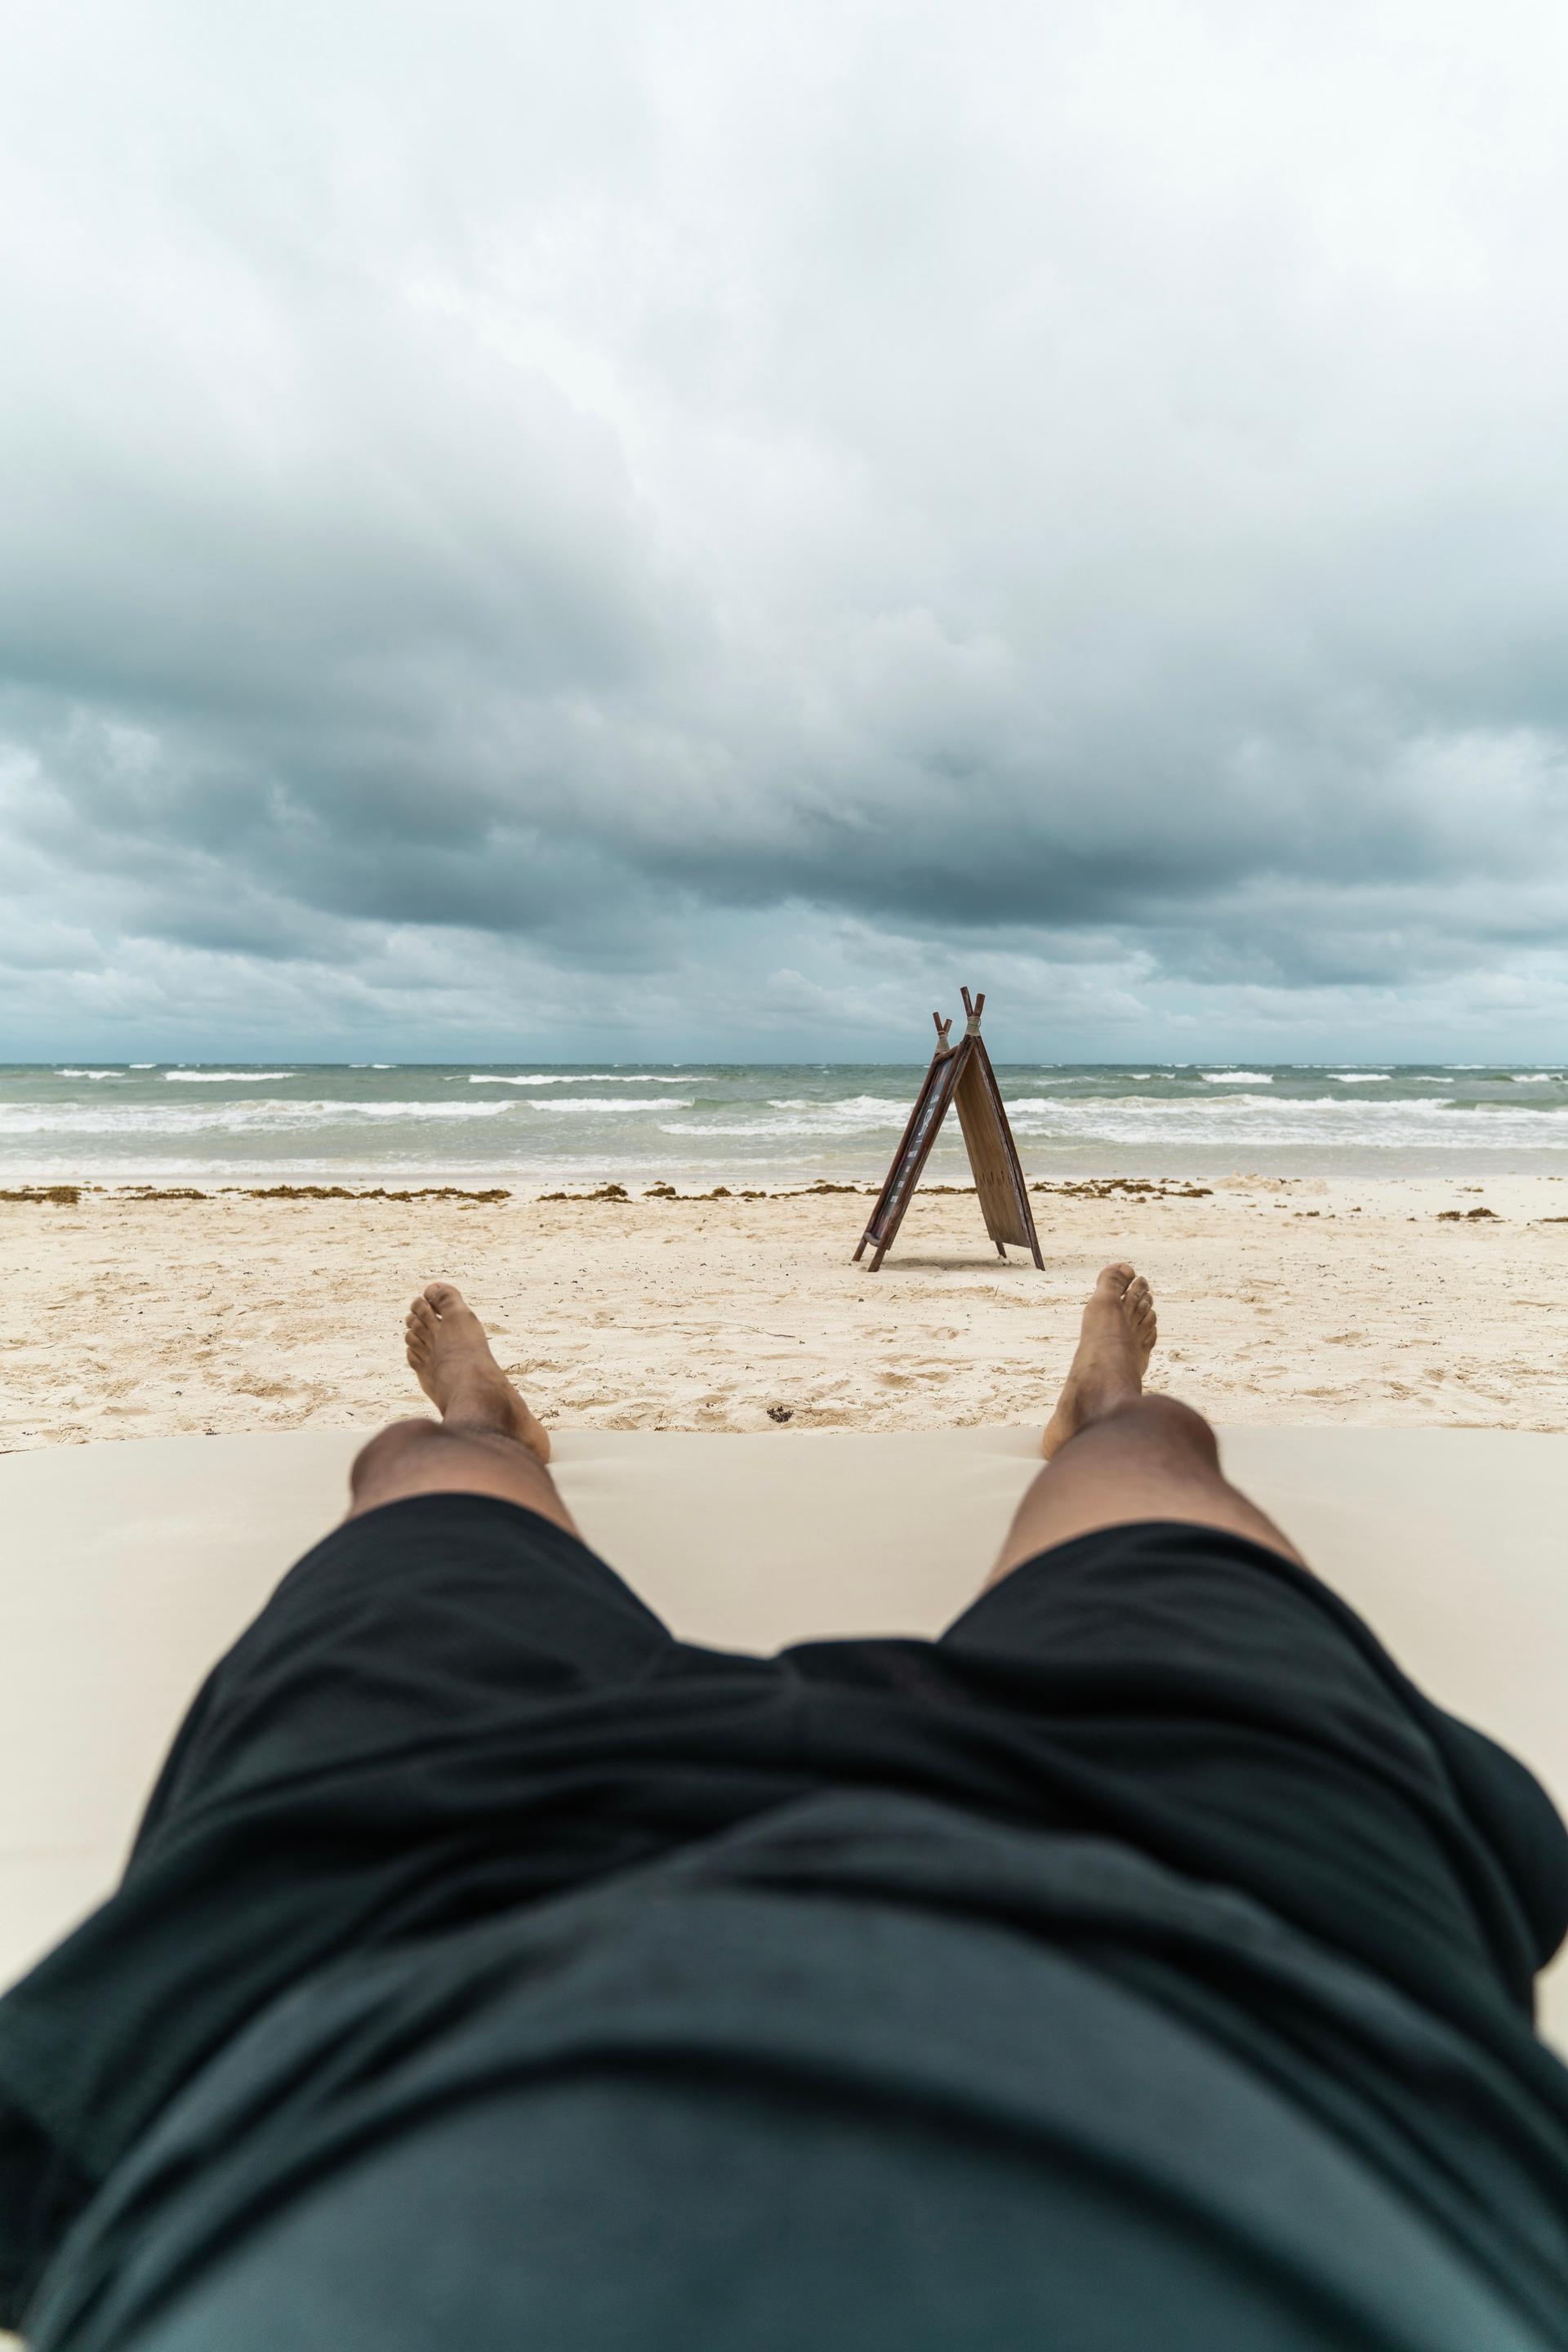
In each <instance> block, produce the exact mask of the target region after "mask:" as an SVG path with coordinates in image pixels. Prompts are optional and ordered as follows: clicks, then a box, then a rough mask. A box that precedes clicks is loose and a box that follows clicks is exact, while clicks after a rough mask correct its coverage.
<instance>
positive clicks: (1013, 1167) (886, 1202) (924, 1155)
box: [855, 988, 1045, 1274]
mask: <svg viewBox="0 0 1568 2352" xmlns="http://www.w3.org/2000/svg"><path fill="white" fill-rule="evenodd" d="M984 1006H985V995H984V990H983V991H982V992H981V993H980V994H979V995H978V996H976V997H975V998H974V999H973V1002H971V1000H970V994H969V991H968V989H967V988H966V989H964V990H963V1010H964V1013H965V1015H966V1019H967V1026H966V1027H965V1029H964V1033H963V1036H962V1037H961V1038H960V1039H959V1041H958V1043H957V1045H950V1044H949V1042H948V1033H949V1031H950V1030H951V1029H952V1021H951V1020H947V1021H944V1020H943V1019H942V1015H941V1013H932V1014H931V1019H932V1020H933V1021H934V1022H935V1024H936V1052H935V1053H934V1054H933V1055H932V1056H931V1067H930V1069H929V1070H928V1071H927V1072H926V1074H925V1078H924V1081H923V1083H922V1084H921V1090H920V1093H919V1094H918V1095H917V1096H916V1097H915V1107H914V1108H913V1110H912V1111H910V1121H909V1125H908V1126H907V1127H906V1128H905V1129H904V1133H903V1139H902V1141H901V1142H900V1145H899V1148H898V1150H897V1151H895V1152H894V1154H893V1164H892V1166H891V1167H890V1168H889V1171H888V1181H887V1182H886V1183H885V1184H884V1185H883V1187H882V1190H881V1192H880V1193H879V1195H878V1199H877V1205H876V1207H875V1208H874V1209H873V1210H872V1212H871V1217H870V1222H869V1223H868V1225H867V1227H866V1230H865V1232H864V1233H863V1234H861V1236H860V1245H859V1247H858V1249H857V1251H856V1252H855V1258H856V1260H857V1261H858V1260H859V1258H860V1257H861V1256H863V1255H864V1254H865V1252H866V1250H867V1249H868V1248H869V1249H870V1250H871V1252H872V1254H873V1255H872V1258H871V1265H870V1269H869V1270H870V1272H871V1273H872V1274H875V1273H876V1272H877V1270H878V1268H879V1266H880V1265H881V1263H882V1260H883V1259H884V1258H885V1257H886V1256H887V1255H888V1252H889V1248H890V1247H891V1245H892V1240H893V1236H894V1234H896V1233H897V1232H898V1230H899V1227H900V1224H901V1223H902V1222H903V1215H904V1211H905V1210H906V1209H907V1208H908V1207H909V1205H910V1200H911V1199H912V1198H913V1195H914V1189H915V1186H916V1185H917V1184H918V1183H919V1182H920V1181H921V1170H922V1169H923V1168H924V1166H925V1164H926V1161H927V1160H929V1159H930V1157H931V1146H932V1145H933V1144H934V1143H935V1141H936V1139H937V1136H938V1133H939V1132H940V1130H941V1128H942V1120H943V1119H944V1118H946V1117H947V1113H948V1109H949V1107H950V1106H951V1105H952V1104H953V1103H956V1104H957V1106H958V1123H959V1125H960V1127H961V1128H962V1129H963V1142H964V1149H965V1150H967V1152H968V1154H969V1165H970V1167H971V1168H972V1169H973V1171H974V1190H975V1192H976V1193H977V1195H978V1196H979V1201H980V1206H981V1210H982V1213H984V1218H985V1230H986V1231H987V1233H988V1234H990V1236H991V1238H992V1240H993V1241H994V1243H995V1244H996V1255H997V1256H998V1257H1004V1258H1005V1256H1006V1255H1007V1244H1008V1243H1009V1242H1011V1243H1012V1244H1014V1245H1015V1246H1016V1248H1018V1249H1026V1250H1028V1251H1030V1252H1031V1253H1032V1255H1033V1256H1034V1260H1035V1264H1036V1265H1037V1266H1040V1267H1042V1268H1043V1267H1044V1265H1045V1260H1044V1259H1043V1258H1042V1257H1041V1255H1040V1244H1039V1239H1038V1236H1037V1234H1036V1232H1035V1220H1034V1217H1033V1215H1032V1213H1030V1209H1029V1195H1028V1192H1027V1190H1026V1186H1025V1183H1024V1171H1023V1169H1022V1168H1021V1167H1020V1166H1019V1164H1018V1152H1017V1147H1016V1144H1015V1143H1014V1141H1013V1130H1012V1129H1011V1128H1010V1127H1009V1126H1008V1124H1007V1113H1006V1111H1005V1108H1003V1103H1002V1090H1001V1088H1000V1087H998V1085H997V1084H996V1073H995V1071H994V1069H993V1068H992V1066H991V1056H990V1055H989V1054H988V1053H987V1052H986V1050H985V1044H984V1039H983V1038H982V1036H981V1034H980V1015H981V1013H983V1011H984Z"/></svg>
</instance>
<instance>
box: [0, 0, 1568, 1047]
mask: <svg viewBox="0 0 1568 2352" xmlns="http://www.w3.org/2000/svg"><path fill="white" fill-rule="evenodd" d="M1565 62H1568V22H1564V23H1561V24H1560V23H1559V22H1558V21H1557V20H1556V19H1554V18H1551V17H1548V16H1544V15H1543V14H1542V11H1540V10H1539V8H1537V7H1535V6H1533V5H1524V0H1505V5H1502V6H1501V8H1500V9H1494V10H1493V11H1492V12H1491V13H1490V14H1489V16H1487V17H1486V18H1485V20H1484V22H1483V21H1482V20H1481V19H1480V18H1479V17H1478V16H1476V14H1475V12H1474V11H1473V9H1470V8H1468V7H1461V6H1459V5H1457V0H1436V5H1420V6H1417V5H1415V0H1399V5H1372V6H1371V7H1369V8H1367V9H1365V10H1362V11H1358V12H1355V13H1354V15H1353V16H1333V15H1332V14H1329V15H1328V16H1324V15H1323V14H1322V13H1321V12H1319V13H1318V14H1317V15H1316V16H1313V15H1311V14H1310V13H1309V12H1303V11H1301V10H1299V9H1295V8H1285V7H1282V6H1272V5H1268V0H1264V5H1258V0H1247V5H1242V0H1220V5H1214V6H1211V7H1209V8H1208V9H1206V10H1205V11H1202V12H1197V13H1194V12H1193V11H1192V10H1190V9H1186V8H1178V7H1176V6H1175V5H1173V0H1132V5H1128V6H1126V7H1123V8H1121V9H1119V10H1117V11H1114V12H1111V13H1110V15H1109V16H1108V15H1107V13H1106V12H1105V11H1104V10H1103V9H1101V8H1099V7H1094V6H1090V5H1088V0H1071V5H1067V6H1065V7H1061V8H1058V9H1055V10H1052V11H1050V12H1048V13H1047V14H1044V15H1042V14H1041V13H1040V12H1026V11H1020V10H1018V9H1017V8H1016V7H1015V6H1013V5H1002V0H977V5H975V6H973V7H968V8H965V9H963V10H960V9H958V8H957V7H956V6H955V5H946V6H941V7H934V6H924V7H922V6H918V5H917V6H914V7H912V8H907V9H901V10H899V11H897V12H891V11H889V10H887V9H886V8H884V7H882V6H880V5H872V0H848V5H844V0H837V5H831V6H830V5H826V0H801V5H797V6H795V7H793V8H792V9H790V10H789V11H787V12H785V11H784V10H742V11H734V10H722V9H720V8H718V7H717V6H694V5H679V0H651V5H646V6H642V7H638V8H636V9H634V8H632V7H631V6H630V5H626V0H616V5H606V0H598V5H587V6H585V7H584V8H582V9H579V10H575V11H573V12H571V14H570V15H569V16H563V14H562V12H560V11H546V10H543V9H542V8H539V7H537V6H533V5H527V6H524V7H522V8H502V7H501V6H500V5H499V0H497V5H485V6H478V5H466V6H465V5H458V6H457V7H455V8H444V9H443V10H441V11H439V12H437V11H436V10H435V9H434V8H433V7H432V6H430V5H428V0H424V5H420V6H417V7H412V6H408V5H396V0H394V5H378V6H377V7H375V8H374V9H372V8H370V7H368V6H364V5H349V6H346V7H344V8H341V9H339V10H336V11H333V12H331V15H330V16H329V17H328V18H326V19H323V18H322V17H321V16H320V14H319V12H315V13H309V14H308V13H307V12H306V11H305V10H304V9H303V7H301V6H300V5H281V6H279V7H278V8H275V9H269V10H268V11H267V12H264V13H263V14H262V15H261V16H252V17H250V18H247V19H243V20H241V19H237V18H222V19H219V18H215V17H214V16H212V15H211V14H210V12H207V13H205V14H204V13H201V12H198V11H196V10H195V8H194V7H192V6H191V5H188V0H182V5H167V4H165V5H156V0H126V5H122V6H121V7H120V8H119V9H117V10H113V11H110V10H105V9H81V10H73V11H54V12H46V11H43V10H35V11H31V12H29V13H28V14H27V15H26V21H25V23H24V24H23V25H22V26H20V27H19V28H18V33H17V38H16V43H15V49H14V54H13V56H12V57H11V58H10V59H9V60H8V66H9V68H10V69H9V70H8V75H7V79H6V83H5V88H4V89H3V90H0V159H3V160H0V312H3V315H4V316H5V319H6V321H7V345H8V364H7V368H6V370H5V375H4V378H3V380H0V457H3V460H4V463H5V525H4V532H3V535H0V891H3V892H5V893H6V894H8V896H7V897H6V898H5V900H4V902H3V903H4V904H5V905H6V906H8V907H9V908H11V910H12V911H11V913H10V914H9V916H8V917H7V918H6V919H5V929H4V931H3V933H0V963H3V964H4V966H5V971H6V980H5V1015H4V1021H5V1034H4V1037H3V1038H0V1045H3V1046H4V1048H5V1050H10V1051H12V1052H16V1053H26V1052H28V1051H29V1050H36V1051H37V1052H39V1053H48V1052H52V1051H55V1050H70V1051H89V1050H97V1049H98V1048H99V1046H101V1048H102V1050H107V1049H108V1045H109V1044H110V1041H111V1040H112V1039H117V1038H121V1037H130V1036H132V1035H135V1036H145V1037H146V1039H147V1040H148V1043H149V1045H159V1046H162V1045H169V1046H173V1045H176V1044H181V1043H185V1044H188V1045H191V1046H192V1047H193V1049H194V1046H195V1044H196V1043H197V1042H200V1043H203V1044H205V1045H212V1046H213V1047H214V1049H215V1050H220V1051H221V1050H222V1049H223V1046H224V1043H225V1041H226V1040H228V1039H231V1038H232V1039H233V1040H234V1041H235V1042H236V1043H239V1042H243V1041H247V1040H253V1041H254V1042H256V1043H257V1044H258V1045H261V1044H264V1043H265V1041H266V1038H267V1036H268V1034H271V1033H270V1032H269V1031H268V1029H267V1026H266V1024H268V1022H270V1023H272V1024H275V1026H276V1028H277V1033H278V1034H279V1038H280V1039H282V1038H285V1037H286V1038H287V1039H288V1040H289V1050H290V1051H294V1052H303V1051H306V1050H308V1048H309V1047H310V1044H311V1043H312V1041H315V1042H317V1043H319V1044H320V1045H321V1048H322V1049H323V1050H327V1049H330V1048H331V1046H334V1045H340V1044H346V1043H348V1042H349V1041H351V1040H353V1039H354V1038H361V1039H374V1040H376V1041H379V1042H381V1043H383V1044H389V1045H394V1046H395V1047H396V1049H397V1050H398V1051H399V1052H403V1051H415V1050H429V1051H436V1050H438V1049H439V1048H440V1047H442V1045H446V1047H447V1049H448V1050H451V1051H454V1052H462V1051H465V1050H467V1048H468V1045H469V1044H470V1043H471V1044H473V1045H475V1046H476V1047H484V1046H489V1045H493V1042H494V1041H495V1040H496V1039H497V1038H498V1037H500V1036H501V1035H502V1034H505V1030H506V1024H507V1022H508V1020H509V1019H510V1017H511V1015H510V1005H511V1004H512V1003H515V1002H516V1001H517V1000H518V997H519V995H520V992H521V994H523V995H525V996H526V997H527V1000H528V1001H529V1002H530V1003H531V1004H533V1005H536V1006H539V1007H541V1008H544V1007H548V1008H549V1017H550V1019H551V1021H552V1024H556V1026H555V1034H561V1035H562V1036H563V1051H564V1050H569V1048H570V1047H571V1046H572V1045H582V1046H583V1047H584V1049H588V1048H593V1049H595V1050H602V1048H603V1041H604V1040H605V1038H606V1037H614V1036H616V1035H620V1036H624V1037H625V1039H626V1043H627V1048H628V1050H629V1051H639V1050H644V1049H645V1045H646V1040H647V1034H649V1033H650V1032H651V1031H653V1030H657V1031H658V1032H659V1033H660V1034H665V1035H667V1036H668V1041H669V1050H671V1051H687V1052H689V1051H693V1050H697V1049H699V1048H700V1047H701V1046H703V1045H711V1046H712V1047H713V1048H714V1049H715V1050H718V1049H720V1048H721V1045H723V1043H724V1042H725V1041H729V1042H730V1043H731V1044H732V1045H734V1046H735V1048H736V1050H740V1049H741V1048H742V1047H746V1048H747V1049H749V1050H751V1051H753V1052H756V1051H763V1050H767V1048H768V1045H769V1043H770V1041H771V1042H772V1043H773V1045H775V1046H776V1047H777V1049H778V1050H781V1051H786V1050H787V1051H795V1050H799V1051H805V1052H808V1053H809V1052H814V1051H824V1052H826V1051H830V1050H831V1051H839V1050H843V1051H858V1050H871V1049H872V1048H873V1047H875V1046H877V1045H878V1044H879V1041H885V1040H886V1039H889V1038H890V1037H891V1036H892V1035H893V1034H896V1033H897V1034H901V1024H902V1023H903V1021H904V1019H905V1017H906V1016H905V1007H906V1005H910V1006H914V1007H917V1008H918V1017H919V1018H921V1019H923V1018H924V1017H925V1013H924V1008H923V1003H922V1000H923V998H924V997H925V996H926V995H927V994H929V992H930V984H931V977H932V976H933V975H935V976H937V977H939V978H940V977H941V976H942V975H955V976H957V977H963V976H965V975H966V974H967V973H969V972H974V973H975V974H976V975H978V976H979V977H981V978H983V979H984V977H985V976H986V974H987V973H1005V986H1006V989H1007V990H1008V991H1009V992H1011V999H1012V1002H1013V1003H1016V1006H1017V1008H1018V1014H1019V1018H1020V1019H1023V1018H1024V1017H1025V1012H1026V1008H1034V1009H1033V1010H1032V1011H1030V1012H1029V1013H1028V1016H1027V1017H1028V1018H1029V1019H1030V1020H1035V1021H1038V1022H1045V1023H1049V1024H1053V1034H1056V1033H1057V1032H1058V1031H1060V1032H1061V1033H1063V1034H1068V1035H1069V1036H1070V1038H1071V1041H1072V1044H1073V1045H1076V1046H1077V1047H1078V1048H1079V1050H1082V1051H1084V1052H1086V1053H1092V1052H1095V1051H1110V1050H1121V1049H1122V1048H1124V1049H1125V1050H1126V1051H1128V1052H1131V1053H1134V1054H1142V1053H1152V1052H1154V1051H1155V1050H1156V1049H1157V1047H1158V1045H1159V1043H1160V1040H1161V1038H1162V1037H1163V1035H1164V1034H1166V1031H1167V1029H1168V1028H1169V1027H1170V1025H1171V1024H1185V1025H1187V1026H1193V1025H1194V1024H1195V1027H1196V1029H1197V1030H1198V1031H1199V1032H1200V1033H1202V1034H1207V1033H1208V1031H1210V1030H1212V1032H1213V1034H1214V1038H1215V1043H1214V1045H1213V1046H1212V1047H1211V1048H1206V1049H1205V1050H1212V1051H1215V1052H1219V1051H1222V1050H1225V1049H1226V1047H1227V1046H1228V1047H1230V1048H1232V1049H1233V1050H1235V1051H1238V1052H1241V1053H1247V1052H1254V1053H1256V1052H1258V1051H1259V1050H1260V1049H1261V1047H1262V1046H1263V1045H1268V1044H1270V1043H1273V1044H1276V1045H1277V1046H1278V1048H1279V1051H1281V1052H1285V1051H1289V1048H1290V1045H1291V1044H1292V1042H1293V1041H1294V1042H1300V1044H1301V1045H1302V1046H1303V1048H1304V1049H1310V1048H1311V1047H1312V1046H1314V1045H1319V1044H1321V1043H1326V1044H1327V1045H1328V1047H1329V1049H1330V1050H1335V1051H1339V1052H1342V1053H1346V1054H1348V1053H1350V1051H1351V1050H1352V1047H1354V1046H1355V1045H1361V1044H1365V1045H1368V1046H1369V1048H1370V1050H1373V1051H1376V1052H1394V1051H1397V1050H1399V1049H1400V1048H1401V1047H1404V1048H1405V1049H1407V1050H1409V1051H1412V1052H1416V1051H1421V1050H1423V1049H1426V1048H1427V1047H1429V1046H1430V1045H1432V1044H1433V1043H1435V1042H1441V1041H1442V1040H1443V1039H1445V1038H1447V1037H1448V1036H1450V1035H1453V1034H1465V1035H1466V1036H1467V1037H1472V1038H1473V1039H1474V1041H1475V1042H1476V1044H1477V1045H1478V1049H1479V1050H1482V1051H1493V1052H1509V1053H1512V1052H1514V1051H1519V1052H1530V1051H1533V1050H1542V1051H1544V1050H1545V1049H1546V1042H1547V1040H1548V1037H1549V1035H1550V1034H1551V1032H1552V1028H1553V1024H1556V1023H1557V1022H1558V1021H1559V1019H1560V1017H1561V1012H1562V1001H1563V991H1564V987H1565V985H1568V960H1565V959H1564V958H1563V956H1562V954H1561V952H1560V951H1559V950H1558V949H1557V946H1556V941H1557V940H1559V939H1560V938H1561V936H1562V931H1563V922H1562V918H1563V911H1564V909H1563V894H1562V891H1561V889H1560V888H1559V887H1558V886H1557V884H1556V883H1555V881H1554V879H1553V877H1555V876H1557V875H1560V874H1561V873H1562V872H1563V846H1564V839H1563V827H1564V814H1563V808H1564V802H1563V751H1564V741H1565V730H1568V709H1565V708H1564V696H1563V686H1562V683H1561V662H1560V656H1559V650H1558V649H1559V646H1560V644H1561V642H1562V639H1563V633H1564V629H1565V627H1568V609H1565V607H1568V583H1565V581H1564V578H1563V572H1562V567H1561V561H1560V549H1561V546H1562V543H1563V535H1564V530H1565V527H1568V511H1565V508H1568V483H1565V482H1564V479H1563V474H1562V467H1561V462H1560V453H1559V440H1560V430H1561V427H1560V419H1561V415H1562V413H1563V405H1564V402H1565V399H1568V315H1565V310H1564V299H1563V295H1562V294H1561V292H1560V291H1559V288H1558V277H1559V273H1558V271H1557V267H1556V256H1555V244H1554V240H1555V236H1556V227H1555V224H1556V222H1557V221H1558V220H1559V219H1560V218H1561V217H1562V216H1563V211H1564V208H1565V205H1568V155H1565V154H1564V152H1563V148H1562V143H1561V141H1560V138H1559V136H1558V125H1557V121H1556V115H1557V108H1556V102H1555V92H1556V91H1557V90H1558V89H1560V88H1561V86H1562V74H1563V66H1564V63H1565ZM992 985H993V988H994V992H995V993H996V994H997V997H998V1002H999V1003H1000V1001H1001V994H1002V990H1003V985H1004V983H1003V981H1002V979H1000V978H998V979H994V980H993V982H992ZM949 994H950V995H951V989H949ZM503 1008H504V1009H503ZM560 1024H564V1026H561V1025H560ZM573 1024H576V1025H573ZM1476 1024H1480V1025H1479V1028H1478V1027H1477V1025H1476ZM1034 1034H1035V1033H1032V1037H1033V1035H1034ZM95 1041H96V1043H95ZM911 1050H913V1048H912V1045H911ZM1064 1050H1068V1048H1067V1047H1064Z"/></svg>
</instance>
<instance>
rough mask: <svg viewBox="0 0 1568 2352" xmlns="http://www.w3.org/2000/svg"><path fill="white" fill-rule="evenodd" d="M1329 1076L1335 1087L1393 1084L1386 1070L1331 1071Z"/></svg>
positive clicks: (1384, 1085)
mask: <svg viewBox="0 0 1568 2352" xmlns="http://www.w3.org/2000/svg"><path fill="white" fill-rule="evenodd" d="M1329 1076H1331V1078H1332V1080H1333V1082H1334V1084H1335V1086H1336V1087H1386V1086H1390V1085H1392V1084H1393V1080H1392V1078H1391V1076H1390V1075H1389V1073H1388V1071H1386V1070H1331V1071H1330V1073H1329Z"/></svg>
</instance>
